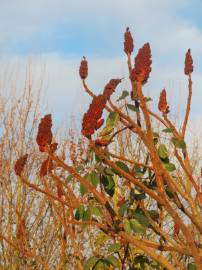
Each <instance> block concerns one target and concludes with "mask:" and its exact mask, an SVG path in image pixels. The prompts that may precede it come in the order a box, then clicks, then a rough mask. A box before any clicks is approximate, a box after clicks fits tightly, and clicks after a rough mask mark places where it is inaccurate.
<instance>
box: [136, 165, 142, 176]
mask: <svg viewBox="0 0 202 270" xmlns="http://www.w3.org/2000/svg"><path fill="white" fill-rule="evenodd" d="M134 172H135V176H137V177H138V176H139V177H142V176H143V175H144V173H143V172H142V170H141V168H140V167H139V166H138V165H135V167H134Z"/></svg>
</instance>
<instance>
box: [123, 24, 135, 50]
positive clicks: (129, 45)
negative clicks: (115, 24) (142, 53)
mask: <svg viewBox="0 0 202 270" xmlns="http://www.w3.org/2000/svg"><path fill="white" fill-rule="evenodd" d="M133 48H134V45H133V38H132V35H131V33H130V30H129V27H127V28H126V32H125V34H124V52H125V53H126V54H131V53H132V52H133Z"/></svg>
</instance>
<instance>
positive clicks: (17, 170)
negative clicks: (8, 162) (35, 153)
mask: <svg viewBox="0 0 202 270" xmlns="http://www.w3.org/2000/svg"><path fill="white" fill-rule="evenodd" d="M27 158H28V154H25V155H24V156H22V157H20V158H19V159H18V160H17V161H16V163H15V167H14V170H15V173H16V175H18V176H21V174H22V171H23V169H24V166H25V164H26V162H27Z"/></svg>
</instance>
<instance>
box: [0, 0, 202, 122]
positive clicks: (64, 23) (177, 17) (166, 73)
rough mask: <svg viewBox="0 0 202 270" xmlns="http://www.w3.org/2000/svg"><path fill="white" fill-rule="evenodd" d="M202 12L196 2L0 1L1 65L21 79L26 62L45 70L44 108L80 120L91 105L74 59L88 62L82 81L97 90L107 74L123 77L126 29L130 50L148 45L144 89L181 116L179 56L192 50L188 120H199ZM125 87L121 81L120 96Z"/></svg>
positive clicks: (181, 62)
mask: <svg viewBox="0 0 202 270" xmlns="http://www.w3.org/2000/svg"><path fill="white" fill-rule="evenodd" d="M201 12H202V2H201V1H200V0H194V1H188V0H177V1H176V0H175V1H174V0H168V1H162V0H125V1H121V0H94V1H93V0H74V1H73V0H35V1H31V0H29V1H28V0H7V1H3V0H0V32H1V35H0V64H1V66H2V71H3V69H4V67H5V66H6V67H7V68H8V66H9V68H10V70H17V71H18V72H20V70H21V76H19V78H21V80H22V81H23V74H24V73H23V69H25V67H26V64H27V63H28V61H30V59H31V63H32V69H33V72H36V74H38V73H40V71H41V70H42V69H43V68H42V67H43V66H44V65H45V67H46V71H45V76H44V88H45V89H46V93H47V97H48V104H49V109H50V111H51V112H53V113H54V115H55V118H56V119H57V121H59V119H61V121H65V120H66V119H67V118H68V117H69V115H70V114H74V115H76V117H77V115H78V118H79V115H81V114H82V113H83V112H84V111H85V110H86V109H87V107H88V101H89V100H90V99H89V98H88V97H86V94H85V93H84V92H83V90H82V86H81V83H80V81H79V77H78V66H79V62H80V58H81V57H82V56H83V55H85V56H86V57H87V58H88V60H89V69H90V75H89V79H88V81H89V84H90V85H91V86H92V88H93V89H94V91H95V92H96V93H98V92H100V91H101V90H102V89H103V87H104V85H105V83H106V82H107V81H108V80H109V79H110V78H111V77H123V76H125V77H126V78H127V68H126V61H125V58H124V53H123V33H124V31H125V28H126V27H127V26H130V29H131V32H132V34H133V37H134V41H135V53H136V52H137V50H138V48H139V47H141V46H142V45H143V44H144V43H145V42H147V41H149V42H150V44H151V48H152V54H153V70H152V74H151V79H150V81H149V83H148V85H147V86H146V89H145V91H148V94H150V95H151V96H154V97H156V98H157V97H158V95H159V92H160V91H161V90H162V88H164V87H166V88H167V90H168V96H169V97H170V101H171V103H172V104H171V108H172V106H173V111H175V113H176V114H177V113H182V111H180V109H179V99H180V101H182V103H183V102H184V100H185V99H186V91H187V89H186V79H185V77H184V75H183V66H184V55H185V52H186V50H187V49H188V48H191V49H192V54H193V58H194V66H195V73H194V75H193V79H194V85H193V86H194V96H193V108H192V117H193V119H197V121H200V118H201V116H202V109H201V98H202V90H201V86H200V85H202V76H201V75H202V20H201ZM8 63H9V64H8ZM2 71H1V72H2ZM19 85H20V84H19ZM127 86H128V84H127V82H124V83H123V85H122V86H121V87H120V90H119V91H121V89H123V88H124V87H127ZM180 103H181V102H180ZM182 110H183V106H182ZM198 119H199V120H198Z"/></svg>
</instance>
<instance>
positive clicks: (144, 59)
mask: <svg viewBox="0 0 202 270" xmlns="http://www.w3.org/2000/svg"><path fill="white" fill-rule="evenodd" d="M151 64H152V60H151V49H150V45H149V43H145V44H144V46H143V47H142V48H140V49H139V51H138V54H137V56H136V57H135V66H134V68H133V69H132V72H131V74H130V79H131V80H132V81H137V82H141V83H142V84H145V83H146V82H147V80H148V78H149V74H150V72H151Z"/></svg>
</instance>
